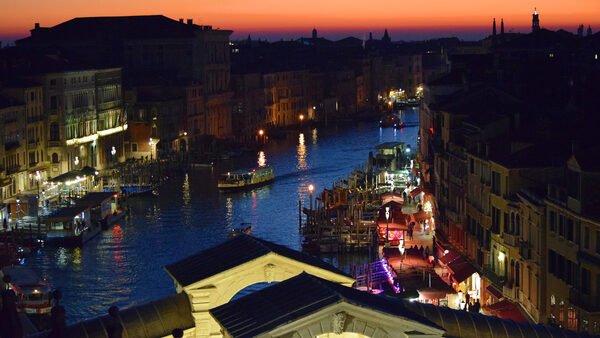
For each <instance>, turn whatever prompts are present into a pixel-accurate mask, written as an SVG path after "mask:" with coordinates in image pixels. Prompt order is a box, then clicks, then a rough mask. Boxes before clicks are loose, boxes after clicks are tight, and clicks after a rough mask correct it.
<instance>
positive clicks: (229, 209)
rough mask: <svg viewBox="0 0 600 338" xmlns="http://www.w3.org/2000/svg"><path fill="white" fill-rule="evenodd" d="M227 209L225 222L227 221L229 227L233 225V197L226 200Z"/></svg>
mask: <svg viewBox="0 0 600 338" xmlns="http://www.w3.org/2000/svg"><path fill="white" fill-rule="evenodd" d="M225 209H226V210H227V212H226V213H225V222H226V223H227V227H228V228H232V227H233V200H232V199H231V197H227V202H225Z"/></svg>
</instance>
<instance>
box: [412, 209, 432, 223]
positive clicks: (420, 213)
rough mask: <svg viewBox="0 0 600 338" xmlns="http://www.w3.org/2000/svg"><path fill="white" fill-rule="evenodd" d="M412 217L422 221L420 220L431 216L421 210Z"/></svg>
mask: <svg viewBox="0 0 600 338" xmlns="http://www.w3.org/2000/svg"><path fill="white" fill-rule="evenodd" d="M413 217H414V218H415V221H417V222H422V221H425V220H427V219H430V218H431V216H430V215H429V214H428V213H426V212H425V211H423V210H421V211H418V212H416V213H414V214H413Z"/></svg>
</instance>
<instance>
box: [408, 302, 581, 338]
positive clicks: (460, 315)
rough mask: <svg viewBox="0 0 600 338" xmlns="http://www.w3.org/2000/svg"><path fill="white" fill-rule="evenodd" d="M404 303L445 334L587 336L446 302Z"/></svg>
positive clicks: (447, 335) (463, 335)
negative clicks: (493, 315) (487, 313)
mask: <svg viewBox="0 0 600 338" xmlns="http://www.w3.org/2000/svg"><path fill="white" fill-rule="evenodd" d="M404 306H405V307H406V308H407V309H409V310H411V311H413V312H414V313H415V314H417V315H421V316H423V317H426V318H427V319H428V320H430V321H432V322H434V323H435V324H437V325H438V326H441V327H443V328H444V330H446V334H445V335H444V337H456V338H458V337H497V338H501V337H507V338H509V337H510V338H513V337H514V338H516V337H523V338H530V337H587V335H585V334H578V333H576V332H573V331H566V330H560V329H556V328H552V327H550V326H547V325H539V324H531V323H517V322H515V321H513V320H508V319H501V318H497V317H492V316H485V315H482V314H478V313H474V312H467V311H460V310H454V309H450V308H448V307H443V306H435V305H430V304H423V303H419V302H405V303H404Z"/></svg>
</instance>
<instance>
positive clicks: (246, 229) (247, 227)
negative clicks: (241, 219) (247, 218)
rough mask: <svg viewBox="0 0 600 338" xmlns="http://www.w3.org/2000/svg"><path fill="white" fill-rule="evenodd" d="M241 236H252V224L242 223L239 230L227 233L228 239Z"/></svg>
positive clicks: (235, 229)
mask: <svg viewBox="0 0 600 338" xmlns="http://www.w3.org/2000/svg"><path fill="white" fill-rule="evenodd" d="M241 234H244V235H252V224H250V223H242V224H240V227H239V228H233V229H231V231H229V237H235V236H237V235H241Z"/></svg>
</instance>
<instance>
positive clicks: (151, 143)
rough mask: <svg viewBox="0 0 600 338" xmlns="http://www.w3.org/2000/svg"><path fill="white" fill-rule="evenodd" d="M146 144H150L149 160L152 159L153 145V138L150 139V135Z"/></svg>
mask: <svg viewBox="0 0 600 338" xmlns="http://www.w3.org/2000/svg"><path fill="white" fill-rule="evenodd" d="M148 145H150V161H152V153H153V151H152V150H153V149H152V146H153V145H154V140H152V137H151V138H150V141H148Z"/></svg>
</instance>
